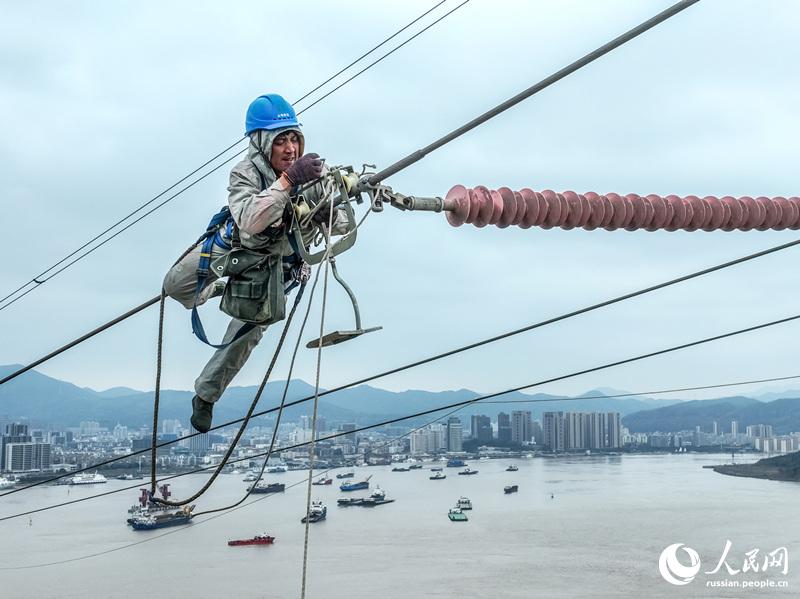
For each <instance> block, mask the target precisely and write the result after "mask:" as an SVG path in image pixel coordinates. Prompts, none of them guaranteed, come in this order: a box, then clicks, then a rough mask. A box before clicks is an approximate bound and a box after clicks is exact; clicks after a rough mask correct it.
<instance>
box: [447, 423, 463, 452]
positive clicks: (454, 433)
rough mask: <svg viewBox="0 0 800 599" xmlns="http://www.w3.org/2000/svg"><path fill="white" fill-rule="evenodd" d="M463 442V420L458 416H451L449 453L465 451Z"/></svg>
mask: <svg viewBox="0 0 800 599" xmlns="http://www.w3.org/2000/svg"><path fill="white" fill-rule="evenodd" d="M462 440H463V430H462V425H461V419H460V418H459V417H458V416H450V418H448V419H447V451H463V446H462Z"/></svg>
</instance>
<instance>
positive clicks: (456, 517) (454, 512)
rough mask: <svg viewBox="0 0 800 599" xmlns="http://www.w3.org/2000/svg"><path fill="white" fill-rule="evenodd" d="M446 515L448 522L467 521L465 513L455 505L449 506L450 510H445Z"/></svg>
mask: <svg viewBox="0 0 800 599" xmlns="http://www.w3.org/2000/svg"><path fill="white" fill-rule="evenodd" d="M447 517H448V518H450V522H466V521H467V515H466V514H465V513H464V512H462V511H461V510H460V509H459V508H457V507H451V508H450V511H449V512H447Z"/></svg>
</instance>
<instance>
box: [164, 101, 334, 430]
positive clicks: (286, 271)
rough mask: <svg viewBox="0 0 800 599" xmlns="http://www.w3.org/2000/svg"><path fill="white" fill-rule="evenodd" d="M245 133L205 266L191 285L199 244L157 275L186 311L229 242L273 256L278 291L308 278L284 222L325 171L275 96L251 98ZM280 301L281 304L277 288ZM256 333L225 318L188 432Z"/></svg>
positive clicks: (309, 232)
mask: <svg viewBox="0 0 800 599" xmlns="http://www.w3.org/2000/svg"><path fill="white" fill-rule="evenodd" d="M245 136H246V137H247V138H248V141H249V146H248V151H247V156H246V157H245V158H243V159H242V160H241V161H240V162H239V163H237V164H236V166H234V167H233V169H232V170H231V173H230V185H229V187H228V208H229V210H230V218H229V220H228V221H227V222H224V223H221V224H220V226H219V229H218V231H217V234H216V235H215V236H214V238H213V239H214V242H213V244H212V245H211V248H210V252H208V253H209V254H210V256H207V257H206V258H205V260H206V262H205V268H204V269H201V270H202V271H203V272H202V276H205V277H206V278H205V280H204V281H203V280H202V279H200V281H201V283H200V284H198V280H199V279H198V277H199V276H200V273H199V272H198V268H199V267H201V266H202V262H201V261H202V260H203V256H202V255H203V248H202V247H201V246H199V245H198V246H196V247H195V248H194V249H193V250H192V251H191V252H189V253H188V254H187V255H186V256H184V257H183V258H182V259H181V260H179V261H178V262H177V263H176V264H175V265H174V266H173V267H172V268H171V269H170V270H169V272H168V273H167V275H166V277H165V278H164V292H165V293H166V294H167V295H168V296H170V297H172V298H174V299H175V300H177V301H178V302H180V303H181V304H182V305H183V306H184V307H185V308H188V309H193V308H195V307H196V306H199V305H202V304H203V303H204V302H206V301H207V300H208V299H210V298H211V297H215V296H218V295H222V293H223V292H224V290H225V284H224V282H223V281H222V280H220V279H219V278H218V275H217V274H215V269H214V268H211V269H209V268H207V266H208V264H209V261H210V262H211V263H214V264H215V265H216V264H218V263H219V262H217V260H218V259H219V258H222V257H225V256H226V255H227V254H228V253H229V252H230V250H231V243H232V241H233V243H234V244H237V245H238V244H240V245H241V248H245V249H247V250H251V251H255V252H258V253H263V254H264V255H277V256H280V257H281V258H282V269H283V280H284V291H285V293H288V291H289V290H290V289H291V288H293V287H295V286H296V285H297V283H298V282H299V281H300V280H301V278H303V277H305V278H307V276H308V272H309V267H308V265H307V264H305V263H304V262H303V261H302V259H301V258H300V256H298V255H297V252H296V251H295V249H293V246H292V243H291V240H290V226H291V225H292V223H293V222H295V223H296V222H297V220H296V219H295V218H294V214H293V213H292V211H293V210H294V205H295V202H296V201H297V196H296V194H295V192H296V191H297V188H298V186H301V185H303V186H304V185H306V184H308V183H311V182H313V181H315V180H317V183H316V184H313V185H312V186H311V187H310V188H308V189H306V188H304V189H303V192H302V196H303V201H304V202H305V205H306V207H307V208H308V207H309V206H311V207H313V206H316V205H317V204H318V203H319V202H320V199H321V198H322V192H323V188H322V184H321V183H320V182H319V179H320V178H321V177H324V175H325V174H326V173H327V170H328V169H327V167H326V166H325V165H324V161H323V160H322V159H321V158H320V157H319V155H317V154H314V153H310V154H305V153H304V152H305V137H304V135H303V133H302V131H301V130H300V123H299V122H298V121H297V115H296V113H295V111H294V109H293V108H292V106H291V104H289V103H288V102H287V101H286V100H284V99H283V98H282V97H281V96H279V95H277V94H266V95H263V96H259V97H258V98H256V99H255V100H254V101H253V102H252V103H251V104H250V106H249V108H248V110H247V116H246V119H245ZM330 209H331V207H330V205H328V206H327V207H323V208H321V209H318V210H317V211H316V212H314V213H313V216H312V218H311V219H309V222H308V223H306V224H305V225H304V226H303V227H302V228H301V229H300V233H301V235H302V239H303V243H304V245H305V247H306V248H308V246H309V245H310V243H311V241H312V240H313V239H314V237H315V236H316V235H317V233H318V232H319V230H320V226H321V225H322V224H323V223H324V224H325V225H327V224H328V223H329V220H330V219H331V214H330ZM297 226H299V225H297ZM347 231H348V220H347V215H346V213H345V212H344V210H343V209H341V208H338V209H336V211H335V214H334V215H333V227H332V228H331V231H330V233H331V234H334V235H337V234H338V235H341V234H344V233H346V232H347ZM280 300H281V301H282V302H285V297H284V294H283V293H282V294H281V298H280ZM243 327H245V328H243ZM250 327H252V328H250ZM264 330H266V326H253V325H252V324H249V325H248V324H247V323H245V322H243V321H242V320H239V319H236V318H233V319H232V320H231V322H230V324H229V325H228V328H227V331H226V333H225V336H224V338H223V343H222V345H220V346H218V349H217V350H216V351H215V352H214V355H213V356H212V357H211V359H210V360H209V361H208V363H207V364H206V366H205V367H204V368H203V371H202V372H201V373H200V376H198V377H197V380H196V381H195V385H194V388H195V396H194V397H193V398H192V416H191V420H190V421H191V424H192V426H193V427H194V429H195V430H197V431H198V432H201V433H205V432H207V431H208V430H209V429H210V428H211V421H212V416H213V409H214V403H215V402H216V401H217V400H218V399H219V398H220V396H221V395H222V394H223V392H224V391H225V389H226V388H227V386H228V385H229V384H230V382H231V380H232V379H233V378H234V376H236V374H237V373H238V372H239V370H241V368H242V367H243V366H244V364H245V362H246V361H247V359H248V357H249V356H250V353H251V352H252V351H253V348H255V346H256V345H257V344H258V342H259V341H260V340H261V337H262V335H263V333H264ZM245 331H246V332H245ZM237 333H238V335H237ZM242 333H244V334H242Z"/></svg>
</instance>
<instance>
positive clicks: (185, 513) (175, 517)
mask: <svg viewBox="0 0 800 599" xmlns="http://www.w3.org/2000/svg"><path fill="white" fill-rule="evenodd" d="M193 509H194V506H193V505H191V506H184V507H182V508H181V509H179V510H178V511H176V512H164V513H160V514H159V513H156V514H148V515H145V516H134V517H133V518H131V519H130V523H131V526H132V527H133V529H134V530H154V529H156V528H166V527H168V526H180V525H182V524H189V522H191V520H192V510H193Z"/></svg>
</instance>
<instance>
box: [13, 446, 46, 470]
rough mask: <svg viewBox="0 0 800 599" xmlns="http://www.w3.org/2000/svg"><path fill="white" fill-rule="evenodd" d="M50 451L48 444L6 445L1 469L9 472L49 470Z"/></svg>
mask: <svg viewBox="0 0 800 599" xmlns="http://www.w3.org/2000/svg"><path fill="white" fill-rule="evenodd" d="M50 450H51V447H50V443H33V442H30V443H8V444H7V445H6V447H5V464H4V465H3V469H4V470H8V471H11V472H29V471H31V470H49V469H50V454H51V451H50Z"/></svg>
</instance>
